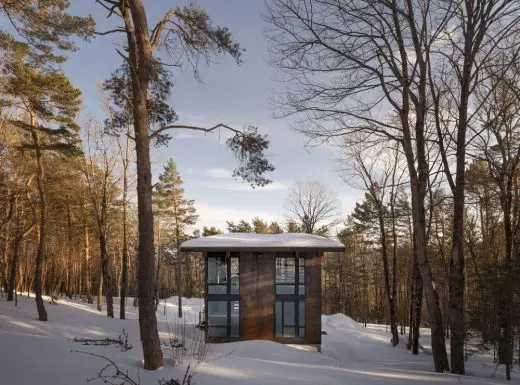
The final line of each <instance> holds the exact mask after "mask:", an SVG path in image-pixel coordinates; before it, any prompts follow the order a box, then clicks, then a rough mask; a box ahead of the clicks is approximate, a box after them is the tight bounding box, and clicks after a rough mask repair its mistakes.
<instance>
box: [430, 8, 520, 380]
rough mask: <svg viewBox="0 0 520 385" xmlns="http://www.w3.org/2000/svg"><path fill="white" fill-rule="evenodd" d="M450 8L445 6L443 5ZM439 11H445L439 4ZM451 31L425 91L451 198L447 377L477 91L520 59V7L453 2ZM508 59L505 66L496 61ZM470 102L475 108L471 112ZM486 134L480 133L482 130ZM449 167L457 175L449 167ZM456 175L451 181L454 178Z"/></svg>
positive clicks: (459, 296) (456, 321)
mask: <svg viewBox="0 0 520 385" xmlns="http://www.w3.org/2000/svg"><path fill="white" fill-rule="evenodd" d="M447 4H448V3H447ZM439 6H440V7H443V5H442V3H441V2H439ZM447 6H449V7H450V8H453V10H454V13H453V15H452V17H451V18H450V19H451V20H450V27H449V29H448V30H446V32H445V33H444V34H442V35H441V36H440V39H438V41H437V43H436V45H435V46H433V47H432V54H431V55H432V56H433V58H432V59H431V62H432V67H433V66H435V68H431V69H430V72H429V87H430V92H431V97H432V100H433V112H434V119H435V122H436V125H437V135H438V136H437V141H438V144H439V150H440V154H441V159H442V162H443V164H444V172H445V174H446V179H447V181H448V184H449V186H450V189H451V191H452V193H453V214H454V215H453V230H452V231H453V237H452V253H451V258H450V296H449V297H450V299H449V302H450V303H449V314H450V329H451V339H450V346H451V372H452V373H457V374H464V373H465V369H464V339H465V321H464V318H465V317H464V288H465V277H464V210H465V199H464V196H465V175H466V151H467V148H468V146H469V144H470V143H471V142H472V140H473V139H474V138H475V137H478V136H479V135H480V131H481V129H480V128H477V129H476V131H473V130H472V128H473V127H474V125H475V123H476V121H475V118H476V117H477V116H478V114H479V111H480V109H481V107H482V103H483V102H485V100H486V99H487V98H488V97H489V95H490V93H492V92H493V88H488V89H487V90H486V91H485V92H483V90H482V89H481V99H480V101H476V100H475V99H474V98H472V96H473V95H474V94H475V91H476V89H477V88H478V87H479V84H482V83H483V82H486V79H487V78H488V77H489V75H490V74H492V73H500V71H501V68H506V69H507V68H510V67H511V65H512V64H514V63H515V62H517V61H518V60H519V58H520V40H519V38H518V36H519V32H520V3H519V2H518V1H517V0H480V1H471V0H464V1H451V2H449V5H447ZM504 52H507V53H508V57H507V58H508V59H509V60H506V61H504V60H499V61H497V58H498V57H500V56H501V55H503V53H504ZM472 102H473V103H474V105H473V106H471V104H472ZM485 129H486V128H484V130H485ZM452 161H453V163H454V164H455V170H452V168H451V167H450V163H451V162H452ZM453 174H454V175H453Z"/></svg>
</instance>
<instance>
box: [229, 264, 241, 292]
mask: <svg viewBox="0 0 520 385" xmlns="http://www.w3.org/2000/svg"><path fill="white" fill-rule="evenodd" d="M239 268H240V266H239V262H238V258H231V294H240V279H239Z"/></svg>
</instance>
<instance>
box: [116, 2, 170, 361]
mask: <svg viewBox="0 0 520 385" xmlns="http://www.w3.org/2000/svg"><path fill="white" fill-rule="evenodd" d="M128 3H129V6H130V10H131V15H130V14H129V12H128V8H126V7H125V8H124V10H123V11H124V13H123V17H124V19H125V24H126V25H127V37H128V48H129V56H130V60H129V62H130V67H131V73H132V84H133V87H132V88H133V93H132V97H133V107H134V110H133V118H134V119H133V121H134V130H135V153H136V169H137V211H138V217H139V226H138V227H139V267H138V268H139V271H138V294H139V331H140V335H141V343H142V345H143V355H144V368H145V369H148V370H155V369H157V368H159V367H161V366H162V365H163V354H162V350H161V343H160V340H159V331H158V329H157V318H156V316H155V303H154V283H155V255H154V254H155V253H154V239H153V236H154V233H153V209H152V169H151V163H150V136H149V133H148V128H149V127H148V123H149V121H148V108H147V101H148V86H149V81H150V76H151V75H152V73H153V58H152V47H151V44H150V38H149V28H148V23H147V21H146V12H145V9H144V5H143V3H142V1H141V0H130V1H129V2H128ZM130 17H131V18H132V21H131V20H130ZM132 22H133V29H132V28H131V27H130V26H131V25H132Z"/></svg>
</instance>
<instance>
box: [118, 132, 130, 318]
mask: <svg viewBox="0 0 520 385" xmlns="http://www.w3.org/2000/svg"><path fill="white" fill-rule="evenodd" d="M128 147H129V146H128V136H127V140H126V154H125V159H123V166H124V170H123V261H122V263H121V289H120V291H121V297H120V305H119V318H120V319H125V318H126V315H125V306H126V294H127V290H128V235H127V218H126V217H127V212H126V209H127V202H126V199H127V192H128Z"/></svg>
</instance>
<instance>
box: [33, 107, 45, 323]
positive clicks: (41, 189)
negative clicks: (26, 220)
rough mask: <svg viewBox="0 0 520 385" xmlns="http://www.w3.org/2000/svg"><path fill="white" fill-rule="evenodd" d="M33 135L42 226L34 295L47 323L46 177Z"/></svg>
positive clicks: (40, 150) (42, 319) (37, 139)
mask: <svg viewBox="0 0 520 385" xmlns="http://www.w3.org/2000/svg"><path fill="white" fill-rule="evenodd" d="M31 125H32V126H33V127H35V126H36V119H35V118H34V117H33V116H31ZM31 135H32V139H33V145H34V149H35V151H36V164H37V168H36V181H37V185H38V195H39V199H40V224H39V233H38V237H39V242H38V252H37V254H36V269H35V272H34V294H35V301H36V309H37V310H38V320H39V321H47V311H46V310H45V305H44V303H43V298H42V270H43V260H44V252H45V222H46V220H47V213H46V211H47V207H46V199H45V190H44V187H43V179H44V177H45V174H44V168H43V159H42V158H43V155H42V149H41V146H40V140H39V138H38V134H37V133H36V130H35V129H34V128H33V129H32V131H31Z"/></svg>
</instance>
